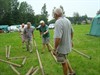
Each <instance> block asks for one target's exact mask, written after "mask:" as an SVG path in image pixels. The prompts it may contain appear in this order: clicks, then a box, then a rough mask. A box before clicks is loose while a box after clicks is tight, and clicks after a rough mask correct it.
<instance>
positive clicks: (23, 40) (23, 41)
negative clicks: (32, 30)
mask: <svg viewBox="0 0 100 75" xmlns="http://www.w3.org/2000/svg"><path fill="white" fill-rule="evenodd" d="M19 32H20V35H21V39H22V47H23V48H24V43H25V37H24V33H23V32H24V23H22V24H21V27H20V29H19Z"/></svg>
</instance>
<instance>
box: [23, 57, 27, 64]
mask: <svg viewBox="0 0 100 75" xmlns="http://www.w3.org/2000/svg"><path fill="white" fill-rule="evenodd" d="M25 61H26V57H25V58H24V59H23V62H22V65H24V64H25Z"/></svg>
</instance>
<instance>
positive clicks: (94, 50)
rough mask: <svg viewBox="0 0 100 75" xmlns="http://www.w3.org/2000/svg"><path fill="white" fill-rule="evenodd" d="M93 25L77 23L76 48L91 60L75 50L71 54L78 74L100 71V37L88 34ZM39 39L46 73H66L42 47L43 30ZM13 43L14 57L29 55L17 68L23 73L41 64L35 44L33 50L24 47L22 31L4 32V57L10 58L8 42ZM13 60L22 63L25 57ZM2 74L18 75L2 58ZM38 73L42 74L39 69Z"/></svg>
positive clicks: (0, 55)
mask: <svg viewBox="0 0 100 75" xmlns="http://www.w3.org/2000/svg"><path fill="white" fill-rule="evenodd" d="M89 30H90V25H75V26H74V38H73V42H74V48H75V49H77V50H79V51H81V52H83V53H86V54H88V55H90V56H91V57H92V59H91V60H89V59H87V58H84V57H83V56H81V55H79V54H77V53H75V52H74V51H72V52H71V53H70V54H69V57H68V59H69V61H70V63H71V65H72V67H73V69H74V70H75V72H76V74H77V75H100V37H94V36H88V35H86V34H87V33H89ZM50 34H51V36H50V39H51V44H52V45H53V42H52V41H53V30H50ZM35 40H36V43H37V46H38V50H39V54H40V57H41V61H42V64H43V68H44V71H45V75H63V71H62V67H61V65H60V64H59V63H56V62H55V61H54V59H53V57H52V56H51V54H50V53H49V52H48V50H47V49H46V50H45V53H44V54H41V51H42V42H41V38H40V35H39V32H38V31H37V30H36V31H35ZM6 45H11V46H12V47H11V54H10V57H19V56H26V57H27V60H26V63H25V65H24V66H23V67H21V68H16V69H17V70H18V71H19V72H20V73H21V75H25V74H26V72H27V71H28V70H29V68H30V67H31V66H34V67H35V66H39V62H38V58H37V55H36V51H35V48H34V51H33V53H29V52H27V51H26V49H22V46H21V39H20V36H19V33H18V32H12V33H2V34H0V59H4V60H7V59H6V57H5V46H6ZM11 61H12V62H15V63H18V64H21V63H22V60H21V59H17V60H11ZM0 75H16V74H15V73H14V72H13V71H12V69H11V68H10V66H9V65H8V64H6V63H2V62H0ZM36 75H42V74H41V71H40V70H39V71H38V73H37V74H36Z"/></svg>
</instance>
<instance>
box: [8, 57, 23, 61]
mask: <svg viewBox="0 0 100 75" xmlns="http://www.w3.org/2000/svg"><path fill="white" fill-rule="evenodd" d="M24 58H25V57H24V56H22V57H10V58H8V59H9V60H12V59H24Z"/></svg>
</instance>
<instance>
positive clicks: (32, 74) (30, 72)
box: [0, 45, 39, 75]
mask: <svg viewBox="0 0 100 75" xmlns="http://www.w3.org/2000/svg"><path fill="white" fill-rule="evenodd" d="M5 48H6V58H7V60H3V59H1V58H0V62H3V63H6V64H8V65H9V66H10V67H11V69H12V70H13V71H14V72H15V73H16V74H17V75H21V73H20V72H18V70H17V69H16V67H19V68H21V67H23V66H24V64H25V62H26V59H27V58H26V57H25V56H21V57H10V51H11V45H8V46H5ZM16 59H22V63H21V64H16V63H13V62H11V61H10V60H16ZM38 70H39V68H38V66H36V67H35V68H33V66H32V67H31V68H30V69H29V70H28V72H27V73H26V74H25V75H35V74H36V72H37V71H38Z"/></svg>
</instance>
